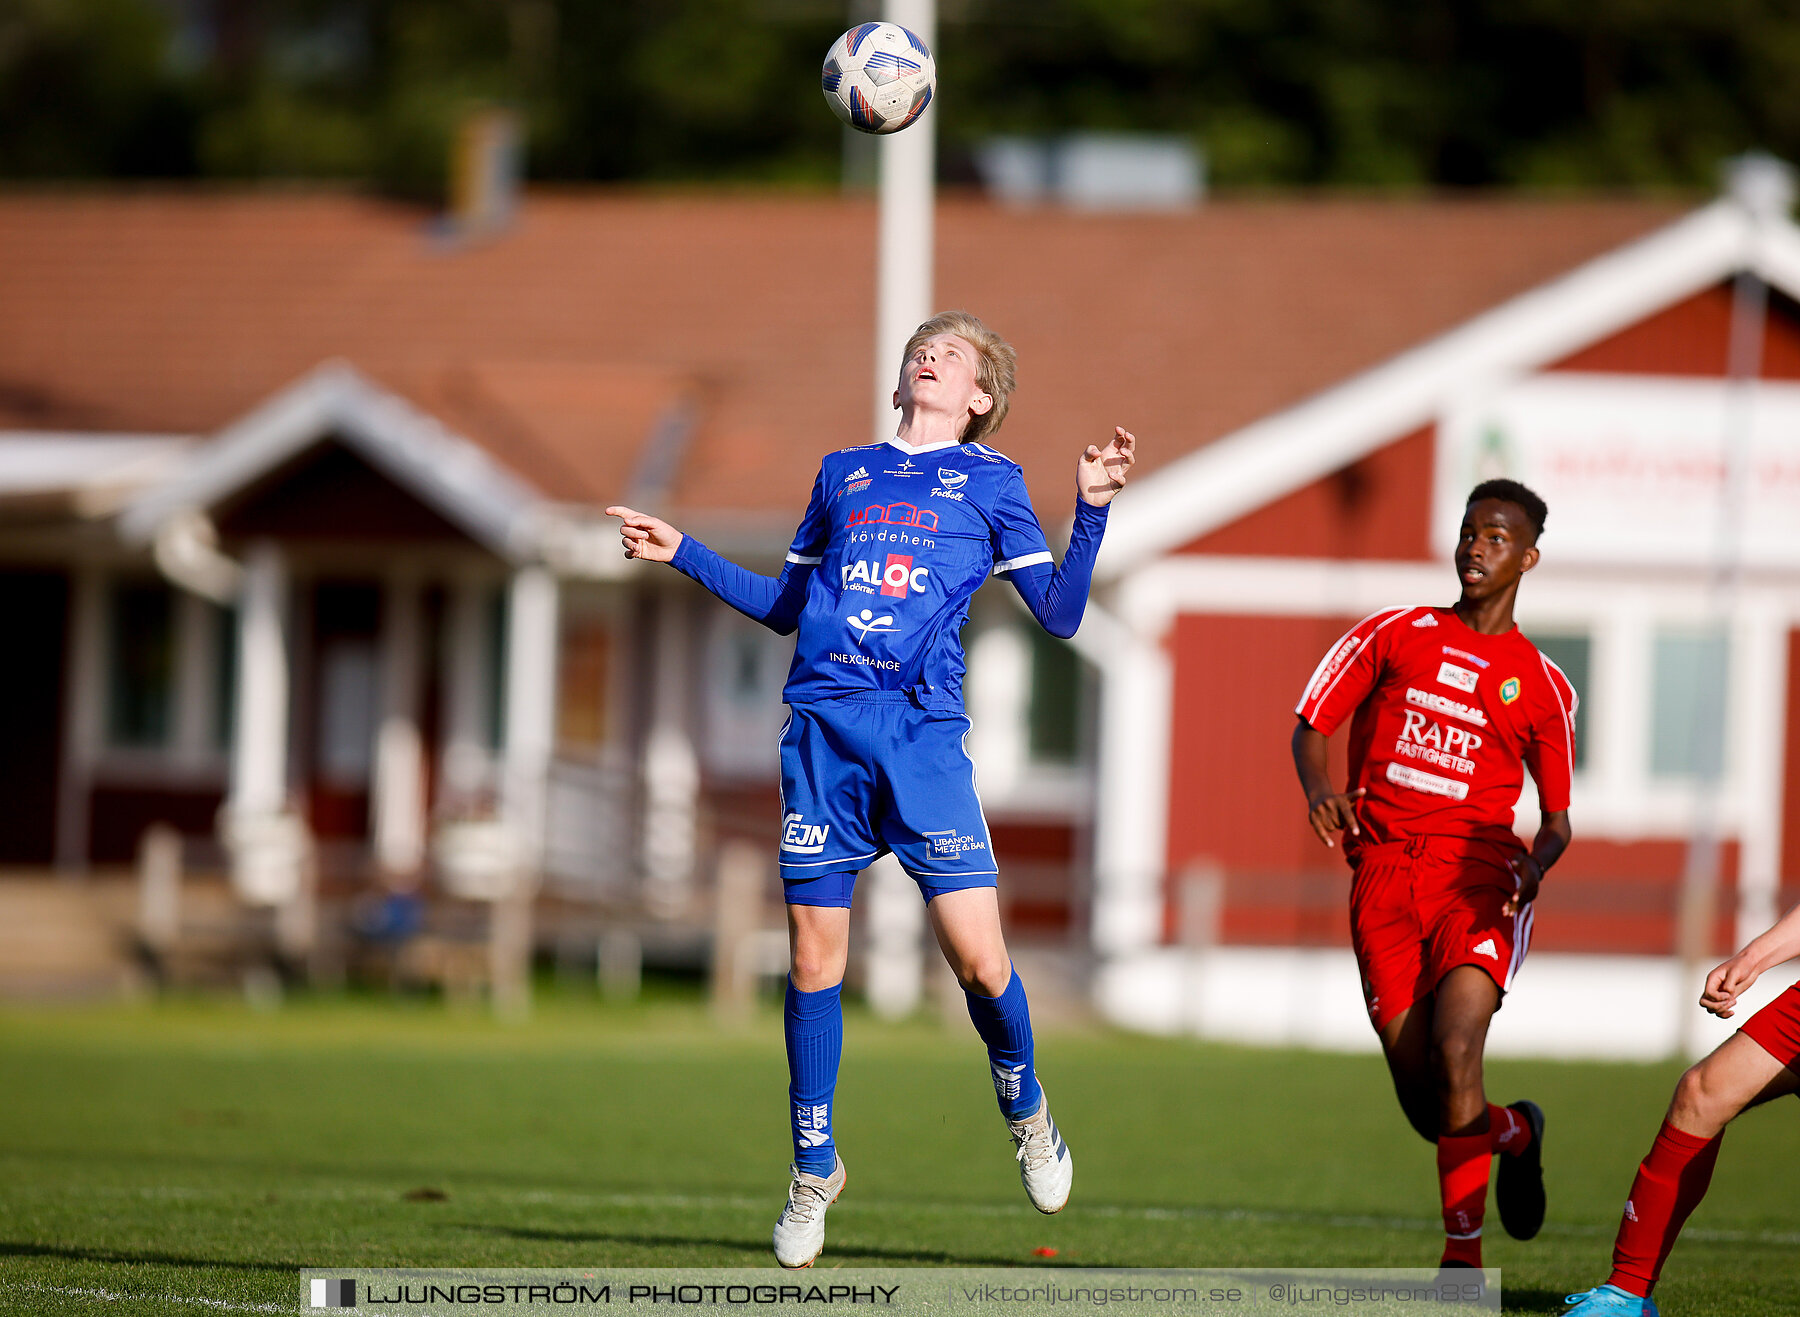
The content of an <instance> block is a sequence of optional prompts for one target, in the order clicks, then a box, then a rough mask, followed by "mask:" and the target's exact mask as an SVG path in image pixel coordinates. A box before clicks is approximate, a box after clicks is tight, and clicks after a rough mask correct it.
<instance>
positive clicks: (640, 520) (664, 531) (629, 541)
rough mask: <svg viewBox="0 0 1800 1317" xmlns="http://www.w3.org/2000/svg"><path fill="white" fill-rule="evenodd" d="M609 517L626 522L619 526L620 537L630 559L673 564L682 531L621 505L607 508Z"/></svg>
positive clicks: (679, 545)
mask: <svg viewBox="0 0 1800 1317" xmlns="http://www.w3.org/2000/svg"><path fill="white" fill-rule="evenodd" d="M606 515H607V516H609V517H617V518H619V520H620V522H621V523H623V524H621V525H620V527H619V538H620V539H621V540H622V541H624V544H625V556H626V557H627V558H642V559H643V560H644V561H645V562H670V561H672V560H673V559H674V557H675V550H677V549H679V548H680V547H681V532H680V531H678V530H676V529H675V528H674V527H673V526H671V525H670V524H669V523H668V522H666V521H659V520H658V519H657V518H655V517H649V516H645V515H644V514H643V513H642V512H634V511H633V510H632V509H630V508H627V507H619V506H614V507H610V508H608V509H607V510H606Z"/></svg>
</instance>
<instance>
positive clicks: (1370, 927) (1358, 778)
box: [1293, 480, 1576, 1267]
mask: <svg viewBox="0 0 1800 1317" xmlns="http://www.w3.org/2000/svg"><path fill="white" fill-rule="evenodd" d="M1544 516H1545V508H1544V502H1543V500H1542V499H1540V498H1539V497H1538V496H1537V495H1536V494H1534V493H1532V492H1531V491H1530V490H1529V489H1527V488H1526V487H1525V486H1523V485H1521V484H1519V483H1518V482H1517V481H1512V480H1490V481H1487V482H1485V483H1483V484H1480V485H1477V486H1476V487H1475V489H1474V491H1473V492H1472V493H1471V494H1470V495H1469V501H1468V505H1467V508H1466V510H1465V511H1464V514H1463V523H1462V530H1461V533H1460V535H1459V536H1458V538H1457V545H1456V572H1457V578H1458V580H1459V581H1460V582H1461V585H1462V595H1461V597H1460V598H1459V599H1458V600H1457V601H1456V603H1455V604H1454V605H1452V606H1451V607H1449V608H1430V607H1417V608H1393V609H1387V610H1385V611H1383V612H1380V613H1376V614H1375V615H1374V616H1372V617H1369V618H1365V619H1364V620H1363V621H1362V622H1360V623H1358V624H1357V625H1356V626H1355V627H1354V628H1352V629H1351V630H1350V632H1349V633H1348V634H1347V635H1345V636H1344V637H1343V638H1342V639H1341V640H1339V641H1338V642H1337V644H1336V645H1334V646H1332V648H1331V651H1330V652H1329V653H1328V654H1326V656H1325V659H1324V661H1323V662H1321V663H1320V664H1319V667H1318V670H1317V671H1316V672H1314V673H1313V676H1312V679H1311V681H1309V682H1308V683H1307V686H1306V691H1305V693H1304V695H1303V696H1302V697H1301V700H1300V705H1299V707H1298V709H1296V711H1295V712H1296V713H1297V714H1298V716H1299V721H1298V722H1297V723H1296V725H1295V727H1294V735H1293V752H1294V767H1295V769H1296V770H1297V771H1298V772H1299V775H1300V786H1301V789H1302V790H1304V791H1305V793H1306V808H1307V817H1308V821H1309V822H1310V823H1311V825H1312V829H1313V831H1314V832H1315V833H1317V834H1318V837H1319V840H1320V841H1322V842H1324V843H1325V844H1326V845H1327V846H1331V845H1334V844H1335V840H1334V839H1335V837H1336V836H1337V835H1338V834H1342V836H1343V839H1344V856H1345V858H1346V859H1347V860H1348V861H1349V863H1350V866H1351V870H1352V872H1353V878H1352V881H1351V892H1350V924H1351V940H1352V943H1353V944H1354V946H1355V950H1356V960H1357V966H1358V968H1359V969H1360V971H1361V974H1362V983H1363V996H1364V999H1365V1001H1366V1003H1367V1005H1368V1009H1369V1019H1370V1022H1371V1023H1372V1024H1373V1025H1374V1026H1375V1030H1376V1032H1377V1034H1379V1035H1380V1038H1381V1048H1382V1051H1383V1052H1384V1053H1385V1055H1386V1057H1387V1063H1388V1069H1389V1071H1390V1073H1391V1074H1392V1075H1393V1079H1394V1089H1395V1092H1396V1093H1397V1094H1398V1095H1399V1098H1400V1107H1401V1110H1402V1111H1404V1112H1405V1113H1406V1118H1407V1120H1408V1121H1409V1122H1411V1124H1412V1127H1413V1128H1414V1129H1415V1130H1417V1131H1418V1132H1419V1134H1420V1136H1421V1137H1423V1138H1424V1139H1425V1140H1427V1141H1428V1142H1431V1143H1435V1144H1436V1145H1437V1166H1438V1184H1439V1188H1440V1190H1441V1196H1442V1203H1443V1211H1444V1234H1445V1240H1444V1252H1443V1258H1442V1263H1441V1265H1442V1266H1444V1267H1464V1266H1466V1267H1479V1266H1480V1265H1481V1229H1482V1220H1483V1217H1484V1216H1485V1215H1486V1210H1487V1190H1488V1176H1489V1171H1490V1168H1491V1165H1492V1161H1493V1158H1494V1155H1495V1154H1499V1157H1500V1173H1499V1185H1498V1188H1497V1190H1496V1199H1497V1203H1498V1206H1499V1209H1500V1220H1501V1224H1502V1225H1504V1226H1505V1228H1506V1231H1507V1233H1508V1234H1510V1235H1512V1236H1513V1237H1514V1238H1516V1239H1530V1238H1531V1237H1532V1236H1534V1235H1536V1234H1537V1232H1538V1229H1539V1227H1540V1226H1542V1224H1543V1221H1544V1178H1543V1163H1542V1157H1541V1152H1542V1148H1543V1138H1544V1114H1543V1112H1542V1111H1541V1110H1540V1109H1539V1108H1538V1106H1537V1104H1536V1103H1533V1102H1515V1103H1513V1104H1512V1105H1511V1106H1510V1107H1497V1106H1492V1105H1490V1104H1489V1103H1488V1100H1487V1095H1486V1091H1485V1089H1484V1088H1483V1084H1482V1054H1483V1051H1484V1049H1485V1047H1486V1044H1487V1031H1488V1023H1489V1021H1490V1020H1491V1019H1492V1018H1493V1015H1494V1012H1495V1011H1497V1010H1498V1009H1499V1008H1500V1002H1501V998H1502V997H1503V996H1504V994H1505V992H1506V990H1507V989H1508V988H1509V987H1510V986H1511V984H1512V980H1513V976H1514V975H1515V974H1516V973H1517V972H1518V969H1519V966H1520V965H1521V964H1522V963H1523V961H1524V959H1525V952H1526V949H1527V948H1528V946H1529V945H1530V941H1531V916H1532V901H1533V900H1534V899H1536V897H1537V894H1538V885H1539V884H1540V883H1541V882H1542V881H1543V877H1544V873H1545V871H1546V870H1548V869H1549V868H1550V866H1551V865H1553V864H1555V863H1556V861H1557V858H1558V857H1559V856H1561V855H1562V853H1563V850H1564V849H1565V848H1566V847H1567V846H1568V844H1569V838H1570V831H1569V773H1570V768H1571V766H1572V765H1573V763H1574V760H1575V729H1574V717H1575V705H1576V696H1575V691H1574V689H1573V687H1571V686H1570V684H1569V681H1568V678H1567V677H1565V676H1564V675H1563V674H1562V671H1561V670H1560V669H1559V668H1557V667H1556V665H1555V664H1553V663H1551V662H1550V661H1549V660H1548V659H1546V658H1545V657H1544V656H1543V655H1542V654H1540V653H1539V652H1538V650H1537V648H1536V646H1534V645H1533V644H1532V643H1531V642H1530V641H1529V640H1527V639H1526V638H1525V637H1524V635H1523V634H1522V633H1521V632H1520V631H1519V629H1518V627H1517V626H1516V625H1514V623H1513V603H1514V600H1515V599H1516V598H1517V597H1518V593H1519V583H1520V581H1521V580H1522V579H1523V578H1524V575H1525V573H1526V572H1528V571H1530V570H1531V569H1532V568H1533V567H1535V566H1536V565H1537V561H1538V549H1537V541H1538V536H1539V535H1541V534H1542V533H1543V529H1544ZM1346 719H1349V720H1350V724H1351V725H1350V747H1349V748H1350V764H1349V781H1348V783H1347V784H1346V786H1345V787H1344V788H1343V789H1342V790H1340V789H1338V788H1337V787H1335V786H1333V785H1332V782H1331V778H1330V775H1329V772H1328V770H1327V767H1326V740H1327V738H1328V737H1329V736H1330V735H1331V734H1332V733H1333V732H1334V731H1336V730H1337V728H1338V727H1339V726H1340V725H1341V724H1342V723H1343V722H1344V721H1345V720H1346ZM1526 767H1529V768H1530V769H1531V775H1532V778H1533V780H1534V781H1536V783H1537V787H1538V803H1539V807H1540V809H1541V811H1542V822H1541V824H1540V826H1539V827H1538V830H1537V835H1536V837H1535V838H1534V839H1533V840H1532V843H1531V846H1530V848H1529V850H1528V849H1527V848H1526V847H1525V846H1524V845H1523V844H1522V843H1521V842H1520V840H1519V838H1518V837H1517V836H1515V835H1514V833H1513V808H1514V805H1515V804H1516V802H1517V801H1518V799H1519V793H1520V791H1521V789H1522V787H1523V785H1524V774H1523V770H1524V768H1526Z"/></svg>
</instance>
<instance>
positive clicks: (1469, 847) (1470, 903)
mask: <svg viewBox="0 0 1800 1317" xmlns="http://www.w3.org/2000/svg"><path fill="white" fill-rule="evenodd" d="M1519 853H1520V852H1517V851H1507V850H1503V849H1502V848H1500V847H1498V846H1495V845H1494V844H1493V843H1491V842H1485V841H1472V840H1470V839H1468V838H1466V837H1409V838H1407V839H1406V840H1404V841H1393V842H1382V843H1380V844H1366V845H1363V846H1360V847H1358V848H1357V851H1356V855H1355V863H1356V874H1355V877H1354V878H1353V879H1352V881H1351V885H1350V941H1351V945H1352V946H1354V947H1355V948H1356V964H1357V967H1358V968H1359V969H1360V970H1361V971H1362V985H1363V1000H1364V1002H1365V1003H1367V1005H1368V1008H1369V1020H1370V1022H1371V1023H1373V1024H1374V1026H1375V1029H1376V1032H1378V1033H1379V1032H1380V1031H1381V1030H1382V1029H1384V1028H1386V1027H1387V1025H1388V1023H1389V1021H1391V1020H1392V1019H1393V1018H1394V1017H1395V1016H1396V1015H1399V1014H1400V1012H1402V1011H1404V1010H1405V1009H1406V1008H1407V1007H1408V1006H1411V1005H1412V1004H1413V1003H1414V1002H1416V1001H1418V1000H1419V998H1421V997H1423V996H1425V995H1427V994H1428V993H1431V992H1434V991H1436V989H1437V985H1438V983H1439V981H1440V980H1441V979H1442V978H1443V977H1444V975H1446V974H1448V973H1449V972H1450V971H1451V970H1453V969H1455V968H1456V967H1457V966H1459V965H1478V966H1480V967H1481V968H1482V969H1484V970H1486V971H1487V973H1488V976H1489V977H1490V978H1492V979H1493V980H1494V982H1495V983H1497V984H1499V985H1500V990H1501V991H1502V992H1505V991H1506V990H1507V989H1508V988H1510V987H1511V986H1512V980H1513V975H1515V974H1517V973H1518V972H1519V966H1520V965H1521V964H1523V963H1524V960H1525V950H1526V948H1527V947H1528V946H1529V945H1530V944H1531V907H1530V906H1526V907H1525V909H1524V910H1523V911H1522V912H1521V913H1519V914H1517V915H1506V914H1502V913H1500V909H1501V907H1502V906H1504V905H1505V904H1506V903H1507V901H1508V900H1510V899H1511V897H1512V894H1513V891H1514V888H1515V887H1516V880H1515V879H1514V877H1513V872H1512V870H1511V869H1509V868H1508V867H1507V863H1506V862H1507V860H1508V859H1510V858H1511V857H1512V856H1513V855H1515V854H1519Z"/></svg>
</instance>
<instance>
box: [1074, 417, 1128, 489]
mask: <svg viewBox="0 0 1800 1317" xmlns="http://www.w3.org/2000/svg"><path fill="white" fill-rule="evenodd" d="M1136 461H1137V436H1136V435H1135V434H1133V433H1132V432H1131V431H1129V430H1127V429H1126V428H1125V427H1124V426H1122V425H1115V426H1113V437H1112V438H1111V439H1110V440H1108V441H1107V444H1106V447H1104V448H1102V447H1100V446H1099V445H1098V444H1089V445H1088V446H1087V451H1086V452H1084V453H1082V455H1081V464H1080V466H1079V467H1077V468H1076V471H1075V489H1076V492H1077V493H1078V494H1080V496H1081V501H1082V502H1083V503H1086V504H1087V505H1088V506H1089V507H1095V508H1103V507H1105V506H1106V505H1107V504H1108V503H1111V502H1112V501H1113V499H1114V498H1116V497H1117V496H1118V493H1119V491H1120V490H1121V489H1123V488H1125V482H1126V481H1127V480H1129V479H1130V478H1131V465H1132V463H1134V462H1136Z"/></svg>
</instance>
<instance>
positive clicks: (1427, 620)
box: [1413, 613, 1437, 626]
mask: <svg viewBox="0 0 1800 1317" xmlns="http://www.w3.org/2000/svg"><path fill="white" fill-rule="evenodd" d="M1413 625H1414V626H1436V625H1437V618H1435V617H1434V616H1432V615H1431V614H1430V613H1427V614H1425V616H1424V617H1418V618H1414V619H1413Z"/></svg>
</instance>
